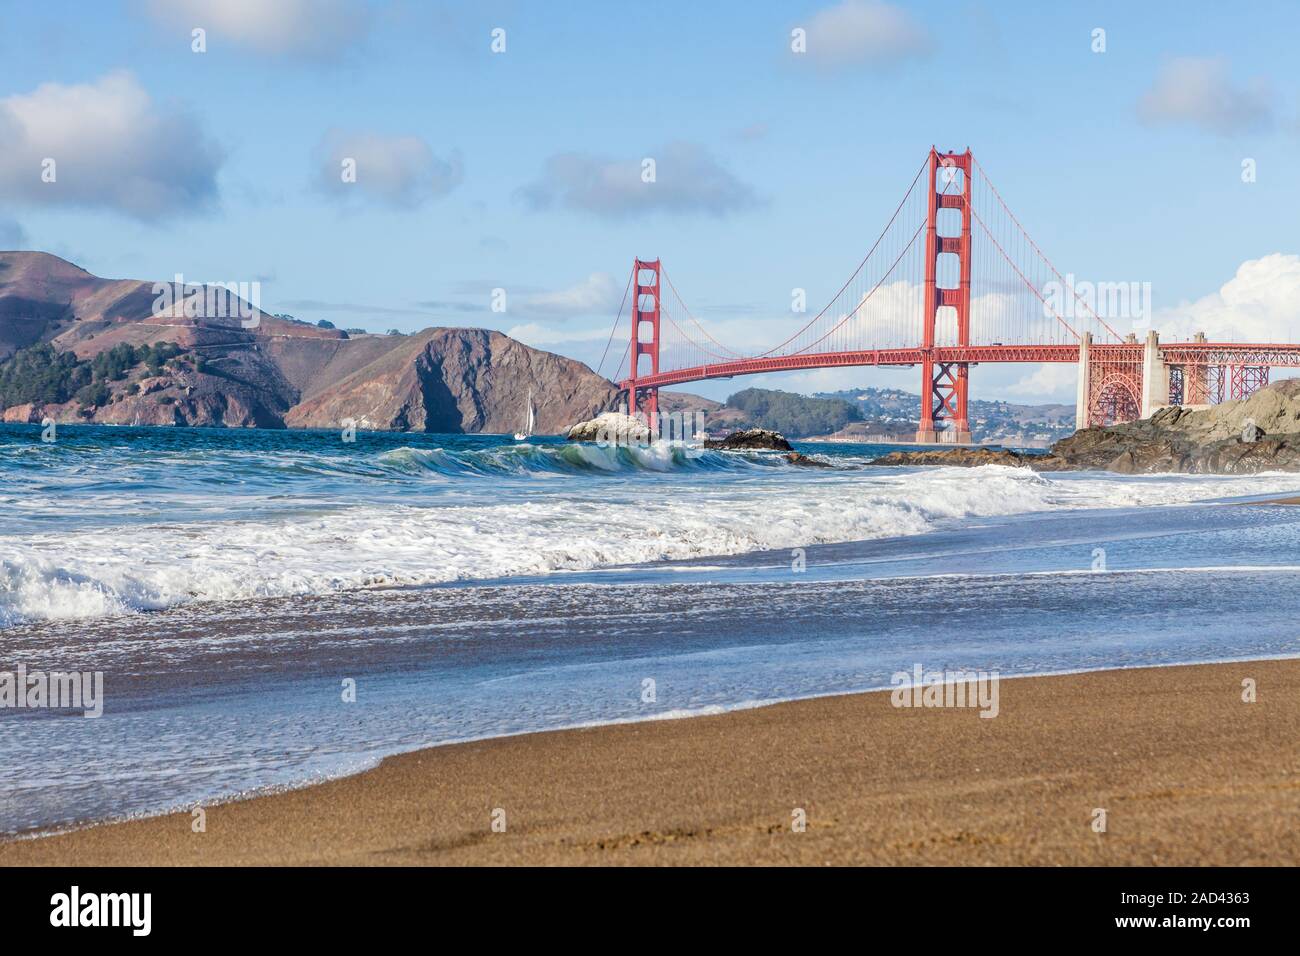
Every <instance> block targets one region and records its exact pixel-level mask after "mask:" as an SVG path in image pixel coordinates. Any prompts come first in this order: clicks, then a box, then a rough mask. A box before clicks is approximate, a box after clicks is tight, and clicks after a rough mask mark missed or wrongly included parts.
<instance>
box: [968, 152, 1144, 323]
mask: <svg viewBox="0 0 1300 956" xmlns="http://www.w3.org/2000/svg"><path fill="white" fill-rule="evenodd" d="M971 160H972V161H973V162H974V163H975V168H976V169H978V170H979V171H980V175H981V176H983V177H984V182H985V183H986V184H987V185H988V187H989V191H990V192H992V193H993V195H994V196H996V197H997V200H998V203H999V205H1001V206H1002V208H1003V210H1005V211H1006V214H1007V215H1008V216H1010V217H1011V221H1012V222H1013V223H1015V224H1016V228H1017V229H1019V230H1020V233H1021V235H1023V236H1024V237H1025V240H1026V241H1027V242H1028V243H1029V245H1030V247H1031V248H1032V249H1033V250H1034V252H1036V253H1037V254H1038V258H1040V259H1042V260H1043V262H1045V263H1047V268H1049V269H1051V270H1052V272H1053V273H1054V274H1055V275H1056V278H1057V279H1059V280H1060V281H1061V285H1062V286H1063V287H1065V288H1067V289H1069V290H1070V294H1071V295H1073V296H1074V298H1075V301H1077V302H1078V303H1079V304H1080V305H1081V306H1083V307H1084V308H1085V309H1087V310H1088V311H1089V312H1090V313H1091V314H1092V317H1093V318H1094V319H1096V320H1097V321H1098V323H1100V324H1101V325H1102V327H1103V328H1105V329H1106V331H1107V332H1109V333H1110V334H1111V335H1113V336H1115V338H1116V339H1117V340H1123V338H1124V336H1122V335H1120V334H1119V333H1118V332H1116V331H1115V330H1114V329H1112V328H1111V327H1110V325H1109V324H1107V322H1106V320H1105V319H1103V318H1102V317H1101V316H1099V315H1098V314H1097V313H1096V312H1095V311H1094V310H1093V308H1092V306H1090V305H1088V303H1087V302H1086V301H1084V300H1083V299H1082V298H1080V297H1079V293H1077V292H1075V291H1074V287H1073V286H1071V285H1070V284H1069V283H1067V282H1066V281H1065V277H1064V276H1063V275H1061V273H1060V270H1059V269H1057V268H1056V266H1054V265H1053V264H1052V260H1051V259H1049V258H1047V256H1046V255H1044V254H1043V250H1041V249H1039V248H1038V244H1037V243H1036V242H1034V239H1033V237H1032V236H1031V235H1029V233H1028V232H1027V231H1026V230H1025V227H1024V226H1022V225H1021V224H1020V220H1019V219H1017V218H1016V214H1015V213H1013V212H1012V211H1011V207H1010V206H1008V205H1007V203H1006V200H1004V199H1003V198H1002V194H1001V193H1000V192H998V187H996V186H994V185H993V180H991V179H989V174H988V171H987V170H985V169H984V167H983V166H981V165H980V161H979V160H978V159H975V157H974V156H972V157H971ZM981 225H983V224H982V223H981ZM984 231H985V232H988V227H987V226H986V227H985V229H984ZM991 235H992V234H991V233H990V236H991ZM1002 255H1003V256H1006V253H1005V252H1003V253H1002ZM1008 261H1010V259H1008ZM1012 267H1013V268H1014V267H1015V263H1012ZM1016 271H1017V272H1019V271H1020V270H1019V269H1017V270H1016ZM1021 278H1022V279H1023V278H1024V275H1023V274H1022V275H1021ZM1026 281H1028V280H1026ZM1031 288H1032V286H1031ZM1039 298H1042V296H1039ZM1057 318H1058V319H1059V318H1060V316H1057ZM1071 331H1073V330H1071ZM1075 334H1076V335H1078V333H1077V332H1076V333H1075Z"/></svg>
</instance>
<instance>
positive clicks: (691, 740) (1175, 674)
mask: <svg viewBox="0 0 1300 956" xmlns="http://www.w3.org/2000/svg"><path fill="white" fill-rule="evenodd" d="M1244 677H1250V678H1251V679H1252V680H1257V681H1258V685H1259V699H1258V701H1257V702H1255V703H1246V702H1244V701H1243V700H1242V699H1241V698H1240V694H1241V681H1242V679H1243V678H1244ZM1297 691H1300V662H1297V659H1296V658H1294V657H1290V658H1285V659H1271V660H1258V659H1248V660H1239V661H1232V662H1223V663H1212V664H1211V663H1202V664H1193V665H1170V666H1165V667H1132V668H1123V669H1115V670H1105V671H1089V672H1084V673H1074V674H1058V675H1037V676H1028V675H1025V677H1024V679H1021V680H1016V681H1012V682H1010V683H1009V684H1008V686H1007V687H1006V688H1004V690H1003V693H1002V713H1001V715H1000V716H999V717H998V718H997V719H995V720H989V721H983V720H980V719H978V717H977V715H976V714H975V712H973V711H969V710H965V711H961V710H944V709H939V710H928V711H916V712H909V711H900V710H898V709H896V708H893V707H891V706H890V704H889V693H888V692H882V691H874V692H868V693H853V694H836V695H827V696H822V697H817V698H808V699H801V700H793V701H782V702H776V703H772V704H769V705H766V706H761V707H754V708H748V709H741V710H731V711H727V712H726V713H723V714H712V715H702V716H700V717H693V718H691V719H688V720H663V719H660V720H644V721H638V722H635V723H620V724H611V725H601V726H597V727H584V728H572V729H565V730H549V731H543V732H535V733H527V734H520V735H513V736H509V737H495V738H490V739H484V740H477V741H466V742H460V743H455V744H446V745H440V746H437V747H433V748H423V749H417V750H413V751H408V752H406V753H403V754H398V755H394V756H390V757H387V758H385V759H384V760H383V761H381V762H380V763H379V764H378V765H377V766H375V767H373V768H371V769H368V770H366V771H363V772H361V773H359V774H353V775H350V776H347V777H341V778H337V779H334V780H330V781H326V782H323V783H318V784H315V785H311V786H306V787H301V788H295V789H293V790H288V791H277V792H273V793H261V794H254V795H251V796H249V797H246V798H242V799H237V800H233V801H229V802H225V803H220V804H213V805H210V806H207V807H205V812H206V814H207V830H206V832H203V833H195V832H193V831H192V829H191V814H190V813H189V812H184V811H181V812H177V813H172V814H163V815H157V816H151V817H148V818H137V819H132V820H126V821H118V822H106V823H99V824H91V825H88V826H83V827H81V828H79V829H76V830H71V831H68V830H64V831H60V832H57V833H53V834H49V835H46V836H41V837H39V838H34V837H31V836H28V837H24V838H9V839H7V840H5V841H0V865H44V864H62V863H71V862H78V863H81V864H83V865H117V864H125V865H139V864H144V865H150V864H152V865H185V864H205V865H206V864H212V865H221V864H244V863H252V864H262V865H275V864H280V863H284V864H302V863H308V864H312V863H326V864H329V863H341V864H365V863H378V862H385V863H420V864H429V863H433V864H436V863H451V864H477V863H489V864H490V863H500V862H510V861H517V862H521V863H525V864H536V863H574V862H578V863H583V862H585V863H673V862H681V863H700V862H705V863H709V862H712V863H756V862H816V861H818V859H817V858H818V857H819V856H822V855H825V856H826V859H822V860H820V862H839V863H864V862H867V863H902V864H914V863H990V862H994V863H1006V862H1018V863H1032V864H1042V863H1057V864H1067V865H1074V864H1086V863H1121V864H1128V863H1143V862H1152V859H1153V858H1152V856H1151V855H1150V854H1151V853H1152V852H1153V848H1154V847H1159V849H1160V852H1162V853H1165V854H1168V855H1167V856H1166V857H1165V858H1162V859H1160V861H1159V862H1161V863H1166V864H1174V865H1176V864H1178V863H1179V862H1185V861H1186V860H1188V859H1193V858H1195V859H1200V860H1201V861H1202V862H1217V863H1233V862H1236V863H1241V862H1263V863H1287V864H1294V863H1296V862H1297V861H1300V834H1297V833H1296V832H1295V831H1294V830H1288V829H1287V828H1285V827H1284V826H1283V821H1284V820H1286V819H1290V818H1293V815H1294V812H1295V811H1296V810H1300V787H1297V781H1296V777H1295V774H1296V769H1295V767H1293V766H1290V765H1288V764H1287V762H1286V761H1285V759H1283V760H1282V761H1281V762H1280V763H1279V762H1278V760H1277V757H1278V756H1283V757H1284V756H1285V754H1286V753H1287V752H1288V751H1287V746H1288V744H1287V742H1288V741H1289V742H1290V744H1289V745H1290V747H1291V750H1292V751H1294V747H1295V741H1296V740H1297V739H1300V737H1298V736H1297V732H1298V731H1300V693H1297ZM1260 721H1264V722H1263V723H1260ZM1101 727H1106V728H1108V730H1107V733H1106V734H1105V735H1101V736H1097V735H1095V733H1094V730H1095V729H1099V728H1101ZM1062 751H1063V752H1062ZM1270 752H1271V753H1272V757H1271V758H1270V756H1269V754H1270ZM1229 754H1231V756H1232V758H1233V759H1232V760H1231V761H1228V760H1226V759H1224V758H1226V757H1227V756H1228V755H1229ZM796 755H797V756H799V757H800V759H801V763H800V764H799V767H800V768H801V771H800V772H798V773H796V772H795V771H792V770H790V769H788V768H785V769H782V766H778V765H779V764H780V761H781V760H782V759H784V758H789V757H792V756H796ZM1216 761H1218V762H1220V763H1222V764H1223V766H1217V764H1216ZM630 767H637V768H638V770H637V774H639V778H640V780H641V781H642V782H643V784H644V785H641V784H638V783H637V782H636V779H635V778H634V779H631V780H629V779H628V777H627V773H628V769H629V768H630ZM1216 767H1217V769H1216ZM927 768H928V769H927ZM1067 768H1068V772H1067ZM964 773H970V774H972V776H971V777H970V778H969V780H966V779H965V778H964V777H963V774H964ZM584 774H585V776H584ZM768 774H772V775H775V780H774V781H772V780H769V779H768V778H767V775H768ZM795 778H797V779H798V781H799V782H798V784H797V785H796V784H795ZM670 784H671V785H670ZM972 786H973V787H974V789H972ZM680 788H685V792H683V791H682V790H681V789H680ZM729 788H734V789H729ZM787 788H788V790H789V793H788V795H787V794H786V792H785V791H786V790H787ZM719 792H722V793H729V794H730V795H731V799H730V800H723V801H722V803H721V804H720V803H719V797H718V796H717V794H718V793H719ZM597 793H600V794H602V795H603V798H602V800H599V801H596V802H595V803H592V800H593V798H594V797H595V794H597ZM702 794H704V796H701V795H702ZM1144 794H1145V796H1144ZM782 799H783V800H784V803H782V802H780V801H781V800H782ZM1135 800H1136V801H1137V802H1136V803H1134V801H1135ZM498 803H499V804H504V806H502V807H500V809H501V810H502V811H503V815H504V818H505V819H506V820H507V821H509V822H508V823H507V825H506V829H505V832H494V831H493V830H492V819H493V818H492V816H491V813H492V811H493V809H494V806H495V804H498ZM1075 803H1078V806H1077V807H1076V806H1074V804H1075ZM1183 804H1187V805H1188V807H1190V808H1197V812H1203V813H1204V816H1203V817H1196V816H1195V815H1194V816H1193V817H1192V818H1188V817H1185V816H1184V812H1183V811H1182V810H1180V809H1179V807H1181V806H1182V805H1183ZM723 805H725V808H726V812H725V813H724V812H723V810H724V806H723ZM801 806H802V808H803V809H804V810H805V812H806V814H807V820H808V829H807V832H793V831H791V828H790V813H791V812H792V810H794V809H799V808H800V807H801ZM873 806H874V807H875V809H874V810H870V809H867V808H869V807H873ZM885 806H888V807H890V808H891V809H890V811H889V813H887V814H886V815H884V816H881V815H880V814H881V812H883V807H885ZM1097 806H1104V807H1108V808H1109V813H1110V815H1111V826H1110V834H1109V835H1106V836H1102V835H1099V834H1098V833H1096V832H1094V831H1093V830H1091V829H1090V827H1089V823H1090V816H1089V815H1090V813H1091V812H1092V810H1093V808H1094V807H1097ZM686 807H693V809H692V811H691V813H692V819H694V820H695V823H694V825H693V826H691V827H689V828H688V829H687V830H685V831H683V830H681V829H680V827H678V826H677V817H678V816H680V815H681V814H682V813H683V812H684V809H685V808H686ZM859 813H860V814H861V818H860V819H859V817H858V816H857V815H858V814H859ZM846 814H847V815H846ZM1134 814H1136V815H1137V816H1138V817H1140V818H1141V820H1142V826H1141V827H1138V826H1136V824H1135V816H1134ZM1022 815H1024V816H1022ZM973 820H979V821H981V823H980V825H979V826H978V827H975V828H974V829H968V828H969V827H970V826H971V824H972V821H973ZM1270 821H1271V822H1270ZM1022 826H1023V827H1027V828H1028V829H1027V830H1026V832H1023V833H1022V832H1020V830H1019V828H1020V827H1022ZM1219 827H1236V828H1237V832H1239V833H1241V832H1246V833H1251V834H1253V835H1254V836H1256V837H1257V838H1258V839H1255V840H1252V841H1250V842H1251V843H1252V845H1253V849H1252V850H1251V853H1252V854H1254V856H1252V857H1251V858H1249V859H1244V858H1242V856H1241V855H1240V853H1241V851H1240V848H1239V845H1238V843H1237V842H1233V843H1231V844H1228V845H1224V844H1222V842H1221V841H1220V845H1218V846H1214V845H1211V844H1213V842H1214V841H1212V840H1211V839H1210V838H1211V836H1212V834H1213V833H1214V832H1218V831H1217V830H1216V829H1215V828H1219ZM1270 828H1272V829H1270ZM846 829H847V830H849V831H851V832H852V833H853V834H854V839H852V840H845V839H843V838H842V837H843V836H844V832H843V831H845V830H846ZM982 830H986V831H987V832H981V831H982ZM1274 830H1276V832H1273V831H1274ZM512 832H513V833H517V834H518V836H517V837H512V836H511V834H512ZM962 833H969V835H968V836H966V837H962V836H960V834H962ZM809 834H818V839H816V840H810V841H807V844H802V843H800V842H799V840H800V839H801V838H802V837H805V836H808V835H809ZM900 834H905V835H906V836H907V839H905V840H902V841H899V840H898V839H897V838H898V837H899V835H900ZM1288 834H1289V835H1288ZM828 840H829V842H827V841H828ZM335 841H337V842H335ZM1197 854H1199V856H1196V855H1197ZM1207 854H1208V856H1207Z"/></svg>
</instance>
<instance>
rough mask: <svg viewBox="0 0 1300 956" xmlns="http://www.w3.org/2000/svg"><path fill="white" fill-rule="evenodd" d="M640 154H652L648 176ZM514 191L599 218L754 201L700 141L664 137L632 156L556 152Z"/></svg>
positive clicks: (722, 210) (727, 210)
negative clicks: (659, 144) (653, 147)
mask: <svg viewBox="0 0 1300 956" xmlns="http://www.w3.org/2000/svg"><path fill="white" fill-rule="evenodd" d="M645 159H652V160H654V167H653V168H654V178H653V181H651V182H646V181H645V179H644V176H643V174H644V170H645V169H646V166H645V165H644V160H645ZM519 195H520V196H521V197H522V198H523V200H524V201H525V202H526V203H527V204H528V205H529V206H531V207H532V208H533V209H550V208H552V207H554V206H561V207H564V208H567V209H572V210H577V211H579V212H586V213H591V214H592V215H596V216H600V217H602V218H605V219H628V218H631V217H634V216H641V215H645V214H648V213H654V212H664V213H671V214H677V215H698V214H705V215H711V216H716V217H719V218H720V217H723V216H726V215H729V214H731V213H734V212H742V211H744V210H746V209H749V208H751V207H753V206H755V205H757V204H758V200H757V198H756V197H755V195H754V191H753V189H752V188H751V187H750V186H749V185H747V184H746V183H743V182H741V181H740V180H739V179H737V178H736V177H735V176H734V175H733V174H732V173H731V172H730V171H728V170H727V169H726V168H724V167H723V166H722V165H721V164H719V163H718V161H717V160H716V159H714V158H713V156H712V155H711V154H710V153H709V152H708V150H706V149H704V147H702V146H699V145H697V144H695V143H686V142H675V143H669V144H667V145H666V146H664V147H662V148H661V149H658V150H655V151H653V152H651V153H648V154H647V155H646V156H645V157H641V158H636V159H624V160H617V159H609V158H607V157H601V156H593V155H591V154H590V153H578V152H571V153H559V154H557V155H554V156H552V157H550V158H549V159H548V160H547V161H546V163H545V166H544V168H543V170H542V175H541V176H540V177H539V178H538V179H537V180H535V181H534V182H532V183H529V184H528V185H527V186H525V187H523V188H522V189H521V190H520V191H519Z"/></svg>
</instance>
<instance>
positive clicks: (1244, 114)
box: [1138, 56, 1273, 136]
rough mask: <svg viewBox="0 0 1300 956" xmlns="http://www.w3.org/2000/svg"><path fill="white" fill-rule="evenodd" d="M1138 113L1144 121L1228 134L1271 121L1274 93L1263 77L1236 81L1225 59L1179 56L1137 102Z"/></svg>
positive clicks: (1168, 64)
mask: <svg viewBox="0 0 1300 956" xmlns="http://www.w3.org/2000/svg"><path fill="white" fill-rule="evenodd" d="M1138 116H1139V117H1140V118H1141V119H1142V120H1143V121H1144V122H1146V123H1152V124H1159V123H1179V124H1186V125H1191V126H1197V127H1200V128H1201V129H1204V130H1208V131H1209V132H1212V133H1219V134H1221V135H1225V136H1226V135H1231V134H1234V133H1244V132H1250V131H1253V130H1259V129H1266V128H1268V127H1269V126H1270V125H1272V122H1273V97H1272V94H1271V92H1270V90H1269V88H1268V84H1267V83H1266V82H1265V81H1264V80H1262V79H1257V80H1254V81H1252V82H1251V84H1250V85H1249V86H1237V85H1234V84H1233V82H1232V77H1231V76H1230V73H1229V69H1228V61H1227V60H1226V59H1225V58H1224V57H1221V56H1212V57H1190V56H1187V57H1179V58H1177V59H1174V60H1171V61H1170V62H1168V63H1166V64H1165V65H1164V66H1163V67H1162V68H1161V70H1160V74H1159V75H1158V76H1157V77H1156V81H1155V84H1154V85H1153V86H1152V87H1151V89H1150V90H1148V91H1147V92H1146V93H1145V94H1143V96H1142V98H1141V100H1139V101H1138Z"/></svg>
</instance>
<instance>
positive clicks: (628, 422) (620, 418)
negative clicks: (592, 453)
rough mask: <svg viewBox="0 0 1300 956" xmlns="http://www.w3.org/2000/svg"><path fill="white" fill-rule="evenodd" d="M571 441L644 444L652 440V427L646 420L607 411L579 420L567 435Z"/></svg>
mask: <svg viewBox="0 0 1300 956" xmlns="http://www.w3.org/2000/svg"><path fill="white" fill-rule="evenodd" d="M565 437H566V438H568V440H569V441H596V442H602V443H605V444H615V445H642V444H645V443H646V442H648V441H650V428H649V426H647V425H646V423H645V422H643V421H641V420H640V419H639V418H635V417H634V416H632V415H624V414H623V413H622V412H605V413H604V414H601V415H597V416H596V417H595V418H593V419H591V420H589V421H585V422H578V424H576V425H574V426H573V427H572V428H570V429H569V431H568V433H567V434H566V436H565Z"/></svg>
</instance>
